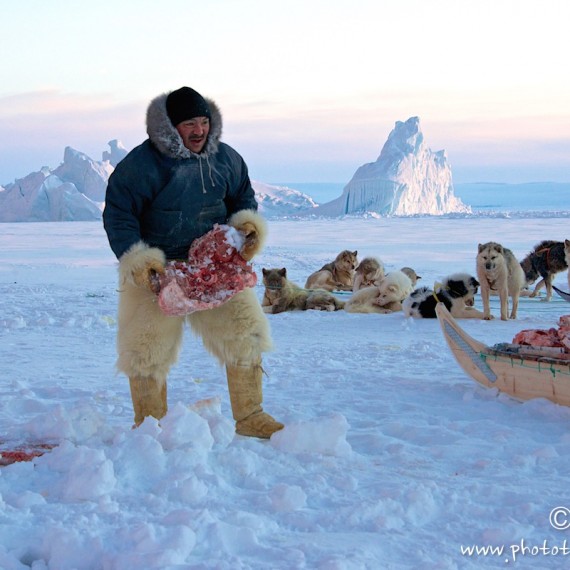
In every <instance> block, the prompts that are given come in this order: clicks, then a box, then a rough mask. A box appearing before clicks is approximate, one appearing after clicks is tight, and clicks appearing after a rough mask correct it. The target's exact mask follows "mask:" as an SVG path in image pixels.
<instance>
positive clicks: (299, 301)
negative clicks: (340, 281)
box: [261, 267, 344, 314]
mask: <svg viewBox="0 0 570 570" xmlns="http://www.w3.org/2000/svg"><path fill="white" fill-rule="evenodd" d="M262 272H263V284H264V285H265V292H264V294H263V300H262V301H261V306H262V307H263V312H264V313H271V314H276V313H283V312H284V311H307V310H309V309H313V310H317V311H338V310H339V309H342V308H343V307H344V302H343V301H340V300H339V299H337V298H336V297H335V296H334V295H332V294H331V293H329V292H328V291H325V290H323V289H316V290H311V291H307V290H306V289H303V288H301V287H299V286H298V285H296V284H295V283H293V282H292V281H289V279H287V269H286V268H285V267H283V268H282V269H265V268H263V269H262Z"/></svg>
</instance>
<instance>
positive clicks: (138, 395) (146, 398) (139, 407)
mask: <svg viewBox="0 0 570 570" xmlns="http://www.w3.org/2000/svg"><path fill="white" fill-rule="evenodd" d="M129 384H130V385H131V398H132V399H133V408H134V411H135V425H134V427H138V426H140V425H141V424H142V423H143V421H144V419H145V418H146V417H147V416H152V417H153V418H156V419H157V420H159V419H161V418H163V417H164V416H165V415H166V411H167V406H166V381H164V382H158V380H156V379H154V378H136V377H135V378H129Z"/></svg>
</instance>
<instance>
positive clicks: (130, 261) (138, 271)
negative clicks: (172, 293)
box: [119, 241, 166, 293]
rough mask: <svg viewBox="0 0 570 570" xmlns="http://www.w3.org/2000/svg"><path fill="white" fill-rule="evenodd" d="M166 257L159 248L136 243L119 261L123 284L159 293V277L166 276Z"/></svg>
mask: <svg viewBox="0 0 570 570" xmlns="http://www.w3.org/2000/svg"><path fill="white" fill-rule="evenodd" d="M165 264H166V256H165V255H164V252H163V251H162V250H160V249H158V248H157V247H149V246H148V245H146V244H145V243H144V242H142V241H140V242H138V243H135V244H134V245H133V246H132V247H131V248H130V249H128V250H127V251H126V252H125V253H124V254H123V255H122V256H121V258H120V259H119V275H120V282H121V283H131V284H133V285H136V286H137V287H143V288H145V289H148V290H149V291H152V292H153V293H157V292H158V291H157V290H156V285H157V284H158V276H159V275H162V274H164V265H165Z"/></svg>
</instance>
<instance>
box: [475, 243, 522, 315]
mask: <svg viewBox="0 0 570 570" xmlns="http://www.w3.org/2000/svg"><path fill="white" fill-rule="evenodd" d="M477 278H478V279H479V282H480V284H481V298H482V300H483V313H484V316H483V318H484V319H486V320H490V319H492V318H493V315H491V307H490V303H489V297H490V294H491V291H496V292H497V293H498V294H499V299H500V303H501V320H503V321H506V320H508V319H509V296H510V297H511V299H512V303H513V306H512V311H511V315H510V318H511V319H516V318H517V310H518V306H519V295H520V291H521V289H522V288H523V287H524V285H525V274H524V271H523V269H522V267H521V264H520V263H519V262H518V261H517V259H516V257H515V256H514V254H513V252H512V251H511V250H510V249H507V248H506V247H503V246H502V245H501V244H499V243H495V242H493V241H490V242H487V243H484V244H479V246H478V253H477Z"/></svg>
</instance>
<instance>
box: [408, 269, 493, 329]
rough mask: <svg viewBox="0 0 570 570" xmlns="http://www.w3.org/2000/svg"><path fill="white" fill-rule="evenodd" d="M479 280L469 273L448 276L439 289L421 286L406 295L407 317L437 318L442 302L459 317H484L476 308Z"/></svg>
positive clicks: (452, 313) (453, 314) (454, 315)
mask: <svg viewBox="0 0 570 570" xmlns="http://www.w3.org/2000/svg"><path fill="white" fill-rule="evenodd" d="M478 287H479V281H477V279H475V277H473V276H472V275H469V274H467V273H454V274H453V275H450V276H449V277H446V278H445V279H444V280H443V281H442V283H441V287H440V288H439V289H437V288H436V290H435V291H434V290H433V289H430V288H429V287H420V288H418V289H416V290H415V291H413V292H412V293H411V294H410V296H409V297H406V299H404V301H403V303H402V310H403V311H404V314H405V315H406V317H414V318H416V319H422V318H423V319H435V318H436V317H437V315H436V313H435V307H436V305H437V303H438V302H442V303H443V304H444V305H445V306H446V308H447V310H448V311H449V312H450V313H451V315H452V316H453V317H455V318H459V319H482V318H484V316H485V314H484V313H482V312H481V311H478V310H477V309H475V308H474V305H475V295H476V294H477V291H478Z"/></svg>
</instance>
